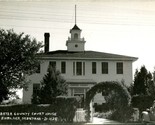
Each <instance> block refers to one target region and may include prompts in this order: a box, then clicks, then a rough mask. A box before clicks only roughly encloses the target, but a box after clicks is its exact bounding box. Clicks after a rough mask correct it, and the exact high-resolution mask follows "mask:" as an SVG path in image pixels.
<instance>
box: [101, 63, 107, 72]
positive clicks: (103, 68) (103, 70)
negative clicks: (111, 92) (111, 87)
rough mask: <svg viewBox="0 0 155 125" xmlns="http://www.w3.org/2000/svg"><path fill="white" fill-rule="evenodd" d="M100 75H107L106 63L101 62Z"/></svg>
mask: <svg viewBox="0 0 155 125" xmlns="http://www.w3.org/2000/svg"><path fill="white" fill-rule="evenodd" d="M102 74H108V62H102Z"/></svg>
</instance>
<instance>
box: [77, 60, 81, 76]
mask: <svg viewBox="0 0 155 125" xmlns="http://www.w3.org/2000/svg"><path fill="white" fill-rule="evenodd" d="M76 75H82V62H76Z"/></svg>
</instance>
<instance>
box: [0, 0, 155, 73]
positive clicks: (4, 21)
mask: <svg viewBox="0 0 155 125" xmlns="http://www.w3.org/2000/svg"><path fill="white" fill-rule="evenodd" d="M75 4H76V6H77V25H78V27H79V28H81V29H82V37H84V38H85V40H86V45H85V49H86V50H93V51H100V52H107V53H114V54H121V55H127V56H134V57H138V58H139V59H138V60H137V61H136V62H134V63H133V73H135V69H137V68H138V69H139V68H140V67H141V66H142V65H145V66H146V68H147V69H148V70H149V71H151V72H153V71H154V67H155V56H154V55H155V1H154V0H72V1H71V0H48V1H47V0H42V1H41V0H31V1H30V0H25V1H24V0H18V1H15V0H7V1H6V0H4V1H2V0H1V1H0V28H4V29H11V28H13V29H14V31H15V32H17V33H18V32H24V33H25V34H29V35H30V36H32V37H35V38H36V39H37V40H38V41H44V32H49V33H50V35H51V37H50V42H51V44H50V50H51V51H53V50H66V49H67V48H66V40H67V39H68V37H69V36H70V34H69V30H70V29H71V28H72V27H73V26H74V23H75V11H74V8H75Z"/></svg>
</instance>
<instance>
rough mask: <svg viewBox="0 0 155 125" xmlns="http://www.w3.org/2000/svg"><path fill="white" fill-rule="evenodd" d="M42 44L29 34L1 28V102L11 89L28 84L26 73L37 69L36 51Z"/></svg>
mask: <svg viewBox="0 0 155 125" xmlns="http://www.w3.org/2000/svg"><path fill="white" fill-rule="evenodd" d="M41 46H42V45H41V42H38V43H37V41H36V39H32V38H30V36H29V35H24V33H19V34H17V33H15V32H14V30H13V29H10V30H4V29H0V88H1V92H0V102H2V101H3V100H4V99H6V98H7V95H8V94H9V90H10V89H12V88H22V87H24V86H25V85H26V83H25V82H24V80H25V74H31V73H33V72H34V71H35V69H37V67H36V66H37V64H38V63H39V61H38V60H37V58H36V53H37V52H38V51H39V49H40V48H41Z"/></svg>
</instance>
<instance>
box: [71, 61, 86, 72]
mask: <svg viewBox="0 0 155 125" xmlns="http://www.w3.org/2000/svg"><path fill="white" fill-rule="evenodd" d="M73 75H85V62H73Z"/></svg>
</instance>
